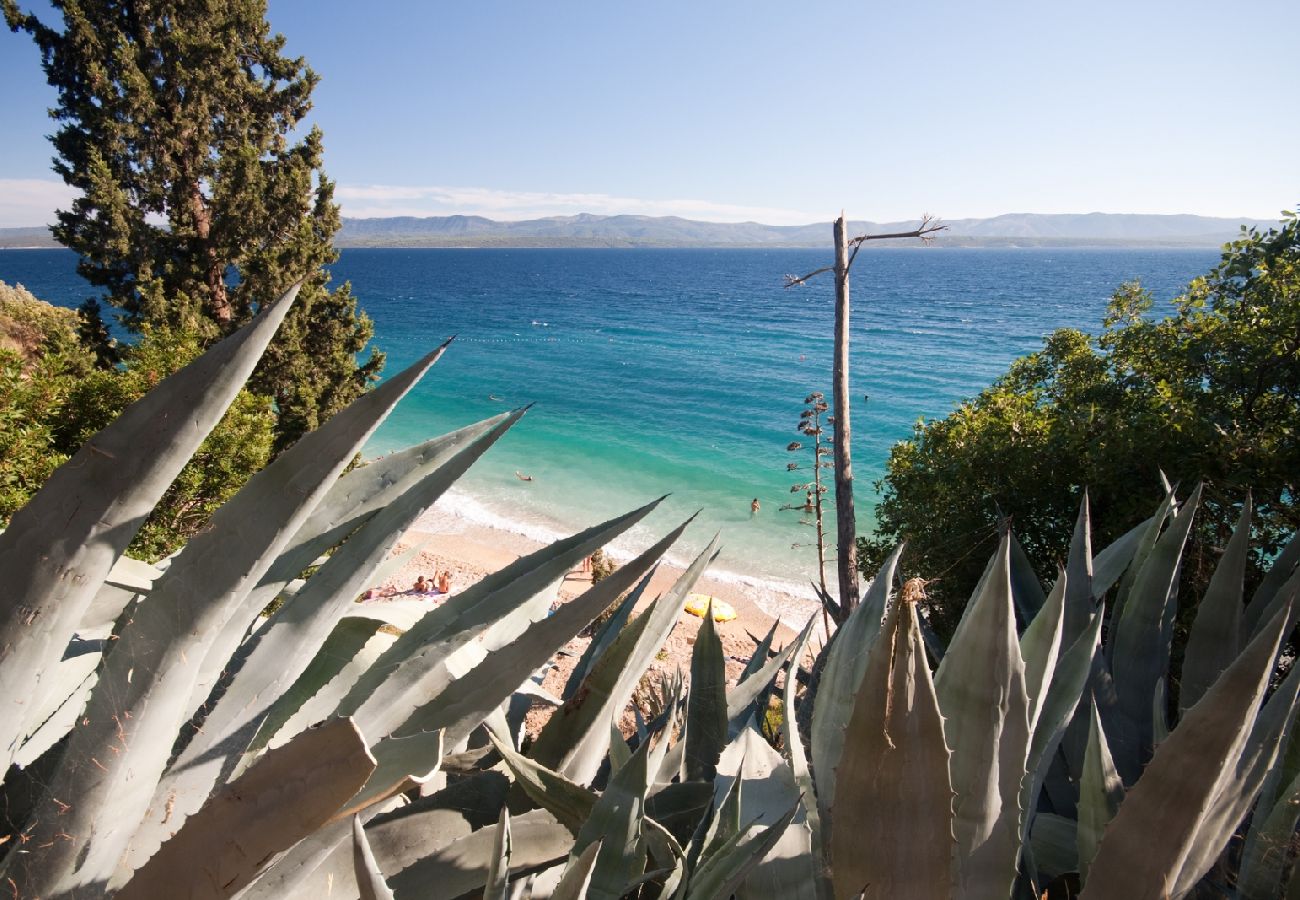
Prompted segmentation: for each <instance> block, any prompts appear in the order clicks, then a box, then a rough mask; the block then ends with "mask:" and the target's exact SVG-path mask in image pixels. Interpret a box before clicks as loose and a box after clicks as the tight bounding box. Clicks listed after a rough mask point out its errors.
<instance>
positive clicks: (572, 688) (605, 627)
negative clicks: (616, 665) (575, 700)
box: [562, 566, 659, 700]
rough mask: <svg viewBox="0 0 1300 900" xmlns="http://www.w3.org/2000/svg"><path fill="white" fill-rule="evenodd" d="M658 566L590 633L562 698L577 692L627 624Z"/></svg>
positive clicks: (566, 682)
mask: <svg viewBox="0 0 1300 900" xmlns="http://www.w3.org/2000/svg"><path fill="white" fill-rule="evenodd" d="M658 568H659V567H658V566H655V567H654V568H652V569H651V570H650V571H649V572H647V573H646V574H645V577H644V578H642V579H641V580H640V581H639V582H638V583H637V586H636V587H635V588H633V589H632V590H631V591H628V594H627V596H626V597H624V598H623V599H622V600H621V601H620V602H619V604H618V608H617V609H616V610H614V613H613V614H612V615H611V616H610V617H609V618H608V619H606V620H605V622H604V624H602V625H601V626H600V628H599V630H597V632H596V633H595V634H594V635H592V638H591V643H589V644H587V649H586V650H584V651H582V656H580V657H579V658H578V664H577V665H575V666H574V667H573V671H572V672H571V673H569V678H568V680H567V681H565V683H564V692H563V697H562V699H564V700H568V699H570V698H571V697H573V695H574V694H576V693H577V692H578V686H579V685H580V684H582V680H583V679H584V678H586V677H587V675H588V673H590V672H591V667H592V666H593V665H595V664H596V661H597V660H599V659H600V657H601V655H602V654H604V652H605V651H606V650H608V649H609V646H610V644H612V643H614V640H615V638H617V637H618V636H619V634H621V633H622V631H623V627H624V626H625V625H627V622H628V619H630V618H631V617H632V611H633V610H634V609H636V605H637V604H638V603H640V602H641V597H642V596H644V595H645V590H646V588H647V587H649V585H650V579H652V578H653V577H654V574H655V572H656V571H658Z"/></svg>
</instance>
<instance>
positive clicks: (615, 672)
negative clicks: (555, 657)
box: [532, 536, 718, 784]
mask: <svg viewBox="0 0 1300 900" xmlns="http://www.w3.org/2000/svg"><path fill="white" fill-rule="evenodd" d="M717 548H718V539H717V537H716V536H715V537H714V538H713V540H712V541H710V543H709V545H708V546H707V547H706V548H705V549H704V550H703V552H701V553H700V554H699V556H697V557H696V558H695V560H694V561H693V562H692V563H691V565H690V566H689V567H688V568H687V569H686V571H685V572H683V573H682V575H681V576H680V577H679V578H678V579H677V581H676V582H674V584H673V586H672V587H671V588H670V589H669V590H668V592H667V593H665V594H664V595H662V596H661V597H659V598H658V599H657V600H656V601H655V602H654V603H653V605H652V606H651V607H650V608H649V609H648V610H647V611H646V612H644V613H642V614H641V616H639V617H638V618H636V619H633V620H632V622H631V624H630V625H629V626H628V627H627V628H625V629H624V630H623V632H622V633H620V634H619V636H618V637H617V638H616V639H615V641H614V643H613V644H612V645H611V646H610V648H609V649H608V650H607V651H606V652H605V654H603V655H602V657H601V658H600V659H599V660H598V661H597V662H596V664H595V665H594V666H593V667H592V671H591V673H590V674H589V675H588V677H587V678H586V679H585V680H584V682H583V685H582V689H581V690H579V692H578V694H577V695H576V696H574V697H573V698H572V699H570V700H568V701H567V702H566V703H565V705H564V707H563V708H562V709H561V710H560V712H559V713H558V714H557V715H554V716H552V717H551V719H550V721H549V722H547V723H546V725H545V726H543V728H542V731H541V733H540V734H539V735H538V736H537V740H536V742H535V743H534V744H533V749H532V754H533V758H534V759H536V760H538V761H539V762H541V763H542V764H543V765H547V766H550V767H552V768H554V769H556V770H557V771H560V772H563V773H564V774H565V775H566V776H567V777H569V778H571V779H573V780H574V781H576V782H578V783H580V784H590V783H591V780H592V779H593V778H595V777H596V773H597V771H599V769H600V765H601V763H602V762H603V761H604V759H605V755H606V752H607V750H608V744H607V743H606V742H607V741H608V731H607V729H606V728H605V724H606V723H607V722H609V721H610V719H611V718H612V717H613V716H614V715H615V714H616V713H618V712H620V711H621V710H622V709H623V708H624V707H626V705H627V702H628V700H629V699H630V698H631V696H632V692H633V690H635V688H636V685H637V682H639V681H640V680H641V676H642V674H643V673H644V672H645V671H646V669H647V668H649V666H650V663H651V662H652V661H653V660H654V657H655V654H656V653H658V652H659V648H660V647H662V646H663V642H664V641H665V640H667V638H668V635H669V634H670V633H671V632H672V630H673V627H674V626H675V625H676V624H677V620H678V618H679V617H680V616H681V609H682V604H683V603H684V602H685V601H686V597H687V595H688V594H689V593H690V592H691V590H692V589H693V588H694V586H695V582H696V581H697V580H698V579H699V577H700V575H702V574H703V572H704V569H705V568H706V567H707V566H708V565H709V563H710V562H712V560H713V558H714V556H715V555H716V554H717Z"/></svg>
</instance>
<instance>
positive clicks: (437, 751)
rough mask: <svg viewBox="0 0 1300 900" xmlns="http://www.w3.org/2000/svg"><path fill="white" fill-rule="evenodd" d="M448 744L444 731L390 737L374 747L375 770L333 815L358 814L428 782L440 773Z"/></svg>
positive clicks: (336, 817) (372, 750)
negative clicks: (444, 737) (443, 755)
mask: <svg viewBox="0 0 1300 900" xmlns="http://www.w3.org/2000/svg"><path fill="white" fill-rule="evenodd" d="M445 746H446V743H445V741H444V739H443V733H442V732H441V731H431V732H424V733H421V734H413V735H410V736H408V737H402V738H394V737H390V738H385V739H384V740H382V741H380V742H378V743H377V744H375V745H374V746H373V747H371V748H370V752H371V755H373V756H374V758H375V771H374V772H372V773H371V774H370V777H369V778H367V779H366V783H365V784H364V785H362V786H361V788H360V789H359V790H358V791H357V793H356V795H355V796H353V797H351V798H350V799H349V800H348V801H347V802H346V803H344V804H342V806H341V807H340V808H339V810H338V811H336V812H335V813H334V815H333V816H332V818H335V819H338V818H341V817H344V816H351V815H355V814H356V813H358V812H360V811H361V810H363V809H367V808H369V807H371V806H373V805H374V804H376V803H379V802H380V801H382V800H387V799H388V798H389V797H392V796H394V795H396V794H400V793H403V792H404V791H409V790H412V789H413V788H419V787H420V786H421V785H424V784H426V783H427V782H428V781H429V779H431V778H433V776H434V775H436V774H437V772H438V767H439V765H440V764H441V763H442V753H443V748H444V747H445Z"/></svg>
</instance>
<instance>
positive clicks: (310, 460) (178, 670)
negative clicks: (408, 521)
mask: <svg viewBox="0 0 1300 900" xmlns="http://www.w3.org/2000/svg"><path fill="white" fill-rule="evenodd" d="M441 352H442V351H441V349H440V350H438V351H435V352H434V353H431V354H429V355H428V356H426V357H425V358H424V359H422V360H420V361H419V362H418V363H416V364H415V365H413V366H411V367H410V368H408V369H407V370H406V371H405V372H402V373H399V374H398V375H395V376H394V377H393V378H391V379H389V380H388V381H387V382H385V383H384V384H383V385H381V386H380V387H379V388H377V389H376V390H374V391H373V392H371V393H368V394H364V395H362V396H361V397H360V398H359V399H358V400H356V401H355V402H353V403H352V404H351V405H349V406H348V407H347V408H346V409H343V410H342V411H340V412H339V413H338V414H336V415H335V416H334V417H333V418H332V419H330V420H329V421H328V422H326V423H325V424H324V425H323V426H321V427H320V428H319V429H317V430H316V431H312V432H309V433H307V434H306V435H304V436H303V437H302V438H301V439H300V440H299V441H298V442H297V443H296V444H294V445H293V446H292V447H290V448H289V449H288V450H286V451H285V452H284V453H282V454H281V455H280V456H279V457H277V458H276V459H275V461H273V462H272V463H271V464H270V465H269V466H267V467H266V468H265V469H263V470H262V471H260V472H258V473H257V474H256V475H254V476H253V477H252V478H251V479H249V481H248V482H247V483H246V484H245V485H244V486H243V488H241V489H240V490H239V492H238V493H236V494H235V496H234V497H232V498H231V499H230V500H229V501H227V502H226V504H225V505H224V506H222V507H221V508H220V509H219V510H217V512H216V513H214V514H213V516H212V519H211V521H210V523H209V526H208V528H207V529H206V530H205V531H202V532H200V533H199V534H197V535H196V536H195V537H194V538H192V539H191V540H190V542H189V543H188V544H187V545H186V546H185V549H184V550H183V551H181V553H180V554H179V555H178V556H177V557H176V558H175V559H174V560H173V561H172V563H171V565H170V566H169V567H168V568H167V571H166V572H164V573H163V575H162V576H160V577H159V578H158V580H157V581H156V582H154V587H153V590H152V591H151V592H150V594H149V599H148V602H145V603H141V604H139V605H138V606H137V607H136V608H135V610H134V612H133V614H132V616H131V619H130V621H129V622H128V623H127V624H126V625H125V626H124V627H123V628H122V630H121V634H120V637H119V640H118V641H117V642H116V646H115V647H114V651H113V652H112V653H110V654H108V655H107V656H106V657H105V660H104V665H103V666H102V667H101V670H100V677H99V682H98V683H97V684H96V685H95V688H94V689H93V690H92V691H91V694H90V699H89V701H88V702H87V705H86V711H85V714H84V716H83V718H82V725H81V726H80V727H78V728H77V729H75V730H74V731H73V732H72V737H71V739H70V740H69V743H68V748H67V750H66V752H65V757H64V758H65V760H66V764H65V765H63V766H62V767H60V769H59V770H58V772H57V773H56V774H55V777H54V779H53V780H52V781H51V783H50V784H49V786H48V787H47V790H46V793H45V797H44V799H42V801H41V803H40V804H39V806H38V809H37V814H36V815H35V816H34V822H35V824H34V825H33V826H32V830H31V837H32V839H34V840H36V841H37V842H38V843H37V846H41V847H44V848H45V849H44V851H43V852H42V853H40V854H30V855H29V856H28V857H26V858H24V860H23V862H22V865H21V868H22V870H23V871H22V872H21V877H20V878H18V879H16V880H18V881H19V884H20V885H22V886H23V889H24V890H26V891H28V892H30V893H33V894H42V893H57V892H59V891H74V890H77V889H79V888H80V887H81V886H85V885H92V884H97V883H100V882H103V881H107V880H109V879H110V878H113V876H114V872H115V871H116V870H117V868H118V865H119V863H120V861H121V859H122V857H123V853H124V852H125V851H126V849H127V846H128V843H129V842H130V840H131V838H132V836H133V834H134V833H135V831H136V828H137V827H138V826H139V824H140V822H141V821H142V820H143V818H144V816H145V814H146V812H147V810H148V808H149V802H150V800H151V799H152V796H153V791H154V788H155V786H156V785H157V783H158V780H159V779H160V777H161V776H162V774H163V771H164V767H165V765H166V763H167V758H168V755H169V753H170V751H171V748H172V746H173V744H174V743H175V739H176V735H177V734H178V733H179V731H180V729H181V725H182V724H183V723H184V722H185V721H186V719H187V717H188V706H189V700H190V696H191V693H192V691H193V689H194V684H195V680H196V679H197V677H198V669H199V666H200V663H201V662H202V652H201V651H202V648H204V647H205V646H206V645H207V643H208V642H209V641H210V640H211V639H212V638H213V637H214V636H215V635H216V634H217V632H218V631H219V630H220V629H221V627H222V626H223V625H225V623H226V620H227V618H228V617H229V615H230V614H231V612H232V610H234V609H235V608H237V607H238V605H239V603H240V601H241V600H242V599H243V598H244V597H245V596H246V595H247V593H248V591H249V590H251V589H252V588H253V586H254V585H255V584H257V582H258V580H259V579H260V578H261V577H262V575H263V574H264V573H265V571H266V569H267V567H268V566H270V564H271V562H272V561H273V560H274V559H275V557H276V556H278V555H279V553H280V551H281V550H282V549H283V546H284V544H285V542H287V541H288V540H289V538H290V537H292V535H293V534H294V533H295V532H296V531H297V530H298V528H299V527H300V526H301V524H302V521H303V520H304V519H305V518H306V517H307V515H308V514H309V513H310V512H311V510H312V508H313V507H314V506H315V505H316V503H317V501H318V500H319V499H320V497H321V496H322V495H323V494H324V493H325V490H326V486H327V485H329V484H330V483H332V482H333V480H334V479H335V478H337V477H338V474H339V473H340V472H342V471H343V469H344V468H345V467H346V466H347V464H348V462H349V461H350V460H351V459H352V457H353V456H354V455H355V453H356V452H357V450H358V449H359V448H360V447H361V445H362V444H364V443H365V441H366V439H367V438H368V437H369V436H370V434H371V433H373V431H374V429H375V428H376V427H378V425H379V423H380V422H382V421H383V419H384V417H385V416H386V415H387V414H388V412H389V411H390V410H391V409H392V408H393V406H394V405H395V404H396V403H397V402H398V400H400V399H401V398H402V396H404V395H405V394H406V392H407V391H408V390H410V388H411V387H413V386H414V384H415V383H416V381H418V380H419V378H420V377H421V376H422V375H423V374H424V373H425V371H427V370H428V368H429V366H431V365H433V363H434V361H435V360H436V359H437V358H438V356H439V355H440V354H441ZM127 773H130V777H127ZM62 797H77V798H78V802H77V803H76V804H75V805H73V806H72V808H71V809H69V810H62V809H61V808H60V806H59V804H60V802H61V800H60V798H62ZM62 832H66V833H67V834H69V835H71V836H72V837H71V839H62V838H58V837H56V835H57V834H58V833H62Z"/></svg>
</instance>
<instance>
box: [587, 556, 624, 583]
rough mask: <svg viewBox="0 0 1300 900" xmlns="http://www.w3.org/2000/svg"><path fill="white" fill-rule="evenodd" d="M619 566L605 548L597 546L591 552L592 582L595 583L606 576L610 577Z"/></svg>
mask: <svg viewBox="0 0 1300 900" xmlns="http://www.w3.org/2000/svg"><path fill="white" fill-rule="evenodd" d="M616 568H618V567H617V566H616V565H615V564H614V561H613V560H612V559H610V558H609V555H608V554H607V553H605V551H604V549H603V548H597V549H596V551H595V552H593V553H592V554H591V583H592V584H595V583H596V582H598V581H601V580H602V579H604V578H608V577H609V576H610V575H612V574H613V573H614V570H615V569H616Z"/></svg>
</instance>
